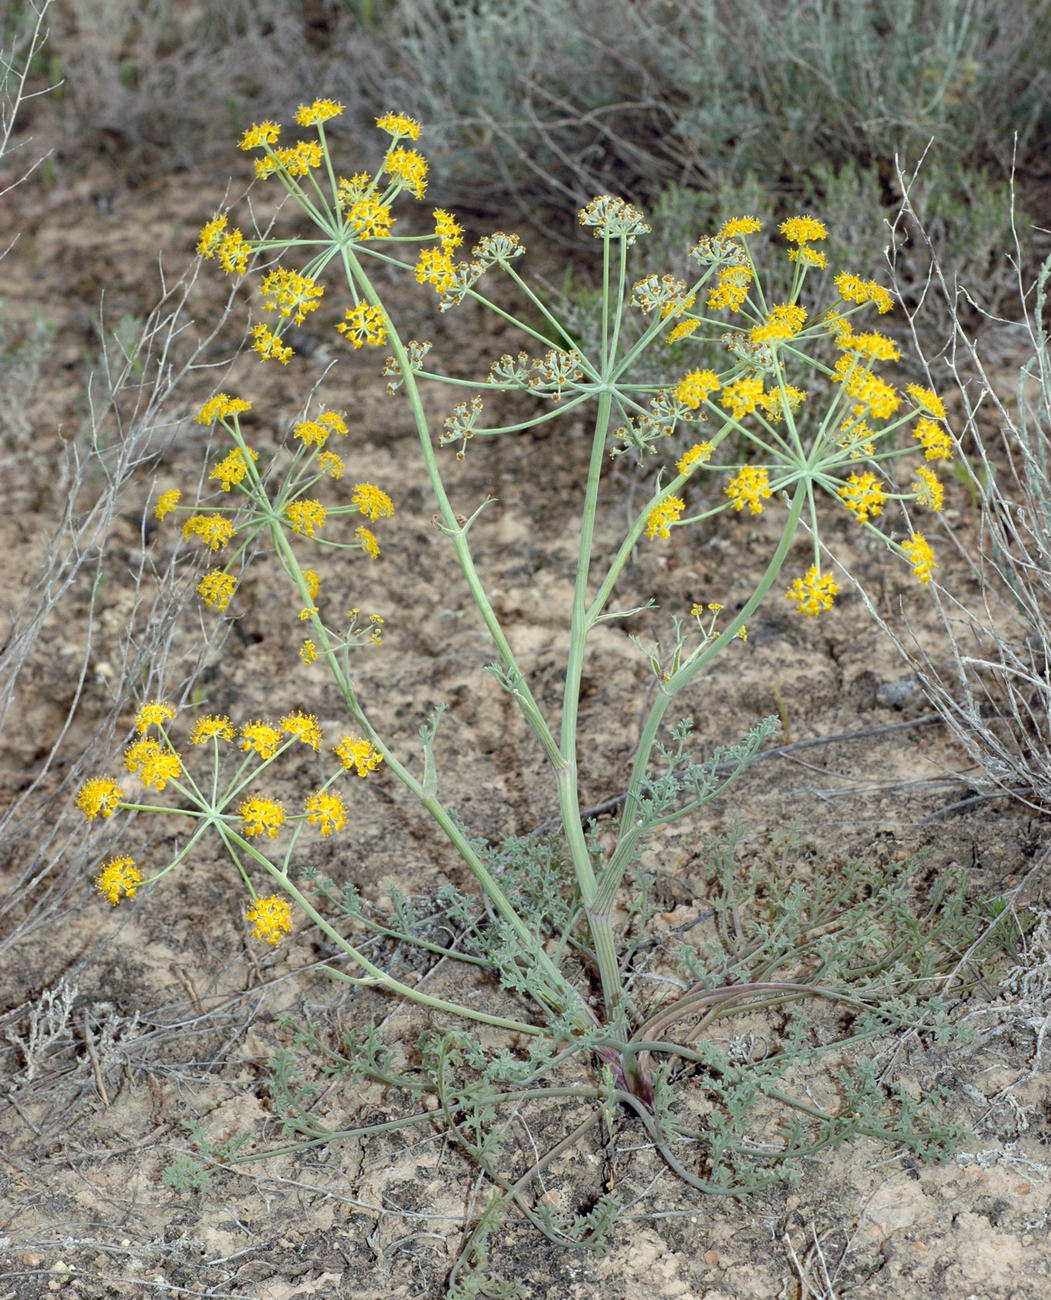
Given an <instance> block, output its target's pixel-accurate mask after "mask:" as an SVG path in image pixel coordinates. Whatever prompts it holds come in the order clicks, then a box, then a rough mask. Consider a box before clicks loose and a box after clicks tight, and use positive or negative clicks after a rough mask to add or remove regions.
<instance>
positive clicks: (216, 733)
mask: <svg viewBox="0 0 1051 1300" xmlns="http://www.w3.org/2000/svg"><path fill="white" fill-rule="evenodd" d="M233 738H234V725H233V723H232V722H231V721H230V719H229V718H228V717H227V716H226V714H225V713H209V714H206V715H205V716H204V717H203V718H198V719H197V725H196V726H195V727H194V729H193V733H192V735H191V736H190V744H191V745H203V744H204V742H205V741H206V740H233Z"/></svg>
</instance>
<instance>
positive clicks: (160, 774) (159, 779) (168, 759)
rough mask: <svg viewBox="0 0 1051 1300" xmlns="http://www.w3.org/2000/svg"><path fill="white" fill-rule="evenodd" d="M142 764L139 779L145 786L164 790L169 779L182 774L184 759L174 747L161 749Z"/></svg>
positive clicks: (158, 747)
mask: <svg viewBox="0 0 1051 1300" xmlns="http://www.w3.org/2000/svg"><path fill="white" fill-rule="evenodd" d="M157 749H158V752H157V753H156V754H154V755H152V756H151V757H149V758H147V759H146V761H145V762H144V763H143V764H142V771H141V772H140V773H139V780H140V781H141V782H142V784H143V785H144V786H147V787H152V788H153V789H154V790H163V789H164V787H165V786H166V785H167V784H168V782H169V781H175V780H177V779H178V778H179V777H180V776H182V759H181V758H180V757H179V755H178V754H177V753H176V752H175V750H174V749H161V748H160V746H157Z"/></svg>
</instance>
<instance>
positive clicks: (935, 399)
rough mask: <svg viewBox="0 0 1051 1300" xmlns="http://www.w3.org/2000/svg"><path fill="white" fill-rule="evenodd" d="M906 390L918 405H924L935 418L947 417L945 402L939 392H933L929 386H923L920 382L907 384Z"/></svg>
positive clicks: (942, 418)
mask: <svg viewBox="0 0 1051 1300" xmlns="http://www.w3.org/2000/svg"><path fill="white" fill-rule="evenodd" d="M905 391H906V392H907V393H908V395H909V396H910V397H911V398H912V400H913V401H914V402H915V403H916V405H917V406H922V407H923V409H924V410H925V411H927V412H928V414H930V415H933V416H934V417H935V419H937V420H944V419H945V403H944V402H943V401H942V399H941V398H940V397H939V396H938V395H937V393H933V392H931V390H930V389H929V388H921V387H920V386H919V384H906V385H905Z"/></svg>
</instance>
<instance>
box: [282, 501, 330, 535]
mask: <svg viewBox="0 0 1051 1300" xmlns="http://www.w3.org/2000/svg"><path fill="white" fill-rule="evenodd" d="M326 516H327V511H326V510H325V507H324V506H323V505H322V504H321V502H320V501H293V502H292V504H291V505H289V506H285V517H286V519H287V520H288V522H289V523H290V524H291V525H292V531H293V532H294V533H299V534H300V535H301V536H304V537H313V536H314V534H315V532H317V530H318V529H319V528H323V527H324V525H325V519H326Z"/></svg>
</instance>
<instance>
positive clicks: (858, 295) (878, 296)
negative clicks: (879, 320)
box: [832, 271, 894, 316]
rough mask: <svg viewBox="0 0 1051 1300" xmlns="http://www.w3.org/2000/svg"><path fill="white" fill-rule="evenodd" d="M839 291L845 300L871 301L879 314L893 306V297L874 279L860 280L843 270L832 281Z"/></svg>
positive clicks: (883, 313) (884, 312)
mask: <svg viewBox="0 0 1051 1300" xmlns="http://www.w3.org/2000/svg"><path fill="white" fill-rule="evenodd" d="M832 283H833V284H834V285H835V286H836V289H837V290H838V291H839V296H840V297H841V298H843V299H845V300H846V301H847V302H856V303H866V302H873V303H875V304H876V309H877V311H878V312H879V314H880V315H881V316H883V315H885V314H886V313H887V312H888V311H890V310H891V309H892V308H893V306H894V299H893V298H892V297H891V295H890V293H889V291H888V290H886V289H884V288H883V286H882V285H879V284H877V283H876V282H875V280H862V279H860V278H859V277H858V276H856V275H851V274H850V273H849V272H848V271H844V272H843V273H842V274H841V275H837V276H836V278H835V279H834V280H833V281H832Z"/></svg>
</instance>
